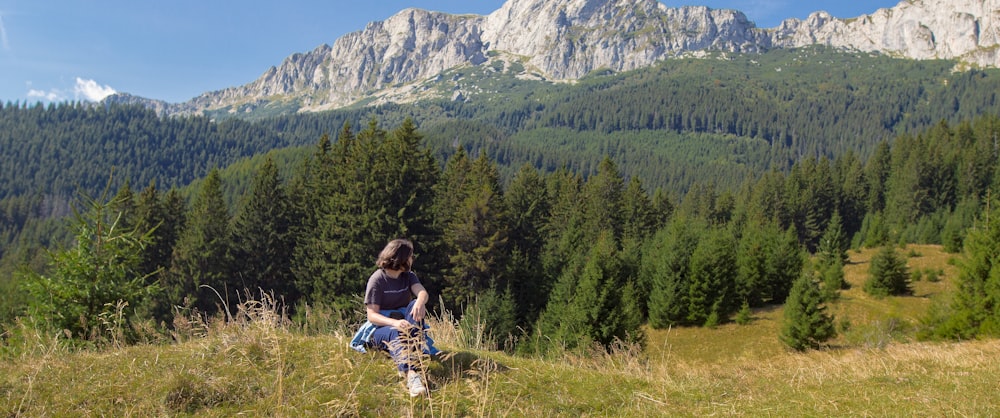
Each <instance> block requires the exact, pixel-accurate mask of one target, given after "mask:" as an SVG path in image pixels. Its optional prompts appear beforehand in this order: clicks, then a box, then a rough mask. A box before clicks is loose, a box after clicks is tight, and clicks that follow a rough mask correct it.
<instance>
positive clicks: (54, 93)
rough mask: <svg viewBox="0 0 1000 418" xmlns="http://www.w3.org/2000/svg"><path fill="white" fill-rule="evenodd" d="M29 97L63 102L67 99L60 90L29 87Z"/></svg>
mask: <svg viewBox="0 0 1000 418" xmlns="http://www.w3.org/2000/svg"><path fill="white" fill-rule="evenodd" d="M28 97H29V98H32V99H40V100H44V101H46V102H61V101H64V100H66V98H65V97H64V96H63V95H62V93H60V92H59V91H58V90H49V91H43V90H35V89H28Z"/></svg>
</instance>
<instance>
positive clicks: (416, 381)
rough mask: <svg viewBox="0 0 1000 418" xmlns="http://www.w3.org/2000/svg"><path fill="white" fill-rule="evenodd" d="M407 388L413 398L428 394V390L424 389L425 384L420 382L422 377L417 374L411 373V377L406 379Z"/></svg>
mask: <svg viewBox="0 0 1000 418" xmlns="http://www.w3.org/2000/svg"><path fill="white" fill-rule="evenodd" d="M406 388H407V389H409V390H410V396H411V397H415V396H420V395H423V394H425V393H427V388H425V387H424V382H423V381H421V380H420V375H419V374H417V373H410V374H409V377H407V378H406Z"/></svg>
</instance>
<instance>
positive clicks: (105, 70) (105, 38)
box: [0, 0, 898, 103]
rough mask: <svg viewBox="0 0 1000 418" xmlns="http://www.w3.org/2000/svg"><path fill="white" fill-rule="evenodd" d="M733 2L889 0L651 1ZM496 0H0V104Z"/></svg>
mask: <svg viewBox="0 0 1000 418" xmlns="http://www.w3.org/2000/svg"><path fill="white" fill-rule="evenodd" d="M660 1H661V2H662V3H663V4H664V5H666V6H668V7H680V6H708V7H710V8H713V9H736V10H740V11H742V12H743V13H744V14H746V15H747V17H748V18H749V19H750V20H751V21H753V22H755V23H756V25H757V27H761V28H771V27H775V26H778V24H780V22H781V21H782V20H784V19H786V18H790V17H794V18H799V19H804V18H806V17H807V16H808V15H809V14H810V13H811V12H814V11H817V10H825V11H827V12H829V13H830V14H831V15H833V16H834V17H839V18H849V17H857V16H860V15H863V14H870V13H873V12H874V11H875V10H877V9H878V8H885V7H893V6H895V5H896V3H897V2H898V0H814V1H801V0H743V1H735V0H700V1H699V0H660ZM502 4H503V0H425V1H418V0H378V1H375V2H366V1H358V0H354V1H343V0H305V1H298V0H289V1H281V2H279V1H274V0H270V1H259V0H243V1H233V0H172V1H146V0H0V103H8V102H21V103H25V102H28V103H35V102H39V101H40V102H46V103H48V102H62V101H96V100H100V99H102V98H103V97H105V96H107V95H109V94H113V93H115V92H123V93H130V94H134V95H137V96H142V97H147V98H152V99H160V100H166V101H168V102H172V103H177V102H183V101H187V100H188V99H191V98H193V97H195V96H197V95H199V94H201V93H204V92H208V91H214V90H221V89H224V88H226V87H232V86H239V85H243V84H246V83H249V82H252V81H253V80H255V79H257V78H258V77H260V75H261V74H263V73H264V71H266V70H267V69H268V68H269V67H271V66H276V65H279V64H281V62H282V60H284V59H285V58H286V57H288V56H289V55H291V54H294V53H297V52H308V51H311V50H313V49H315V48H316V47H318V46H320V45H323V44H333V42H334V41H335V40H337V38H339V37H341V36H342V35H344V34H346V33H350V32H355V31H359V30H362V29H364V27H365V25H366V24H367V23H368V22H371V21H379V20H385V19H386V18H388V17H389V16H392V15H393V14H395V13H396V12H398V11H400V10H402V9H405V8H408V7H417V8H421V9H426V10H435V11H442V12H448V13H473V14H481V15H485V14H489V13H490V12H492V11H494V10H496V9H498V8H500V6H501V5H502Z"/></svg>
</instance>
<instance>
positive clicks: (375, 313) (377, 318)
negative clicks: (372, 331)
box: [365, 303, 410, 331]
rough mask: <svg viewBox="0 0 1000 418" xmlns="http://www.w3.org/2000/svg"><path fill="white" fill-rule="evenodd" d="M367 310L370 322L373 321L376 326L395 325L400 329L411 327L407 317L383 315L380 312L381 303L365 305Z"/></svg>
mask: <svg viewBox="0 0 1000 418" xmlns="http://www.w3.org/2000/svg"><path fill="white" fill-rule="evenodd" d="M365 310H366V311H367V313H368V322H371V323H372V324H375V325H376V326H380V327H393V328H396V329H398V330H400V331H404V330H406V329H407V328H409V327H410V322H409V321H407V320H405V319H392V318H389V317H388V316H385V315H382V314H381V313H380V312H379V305H376V304H374V303H372V304H368V305H365Z"/></svg>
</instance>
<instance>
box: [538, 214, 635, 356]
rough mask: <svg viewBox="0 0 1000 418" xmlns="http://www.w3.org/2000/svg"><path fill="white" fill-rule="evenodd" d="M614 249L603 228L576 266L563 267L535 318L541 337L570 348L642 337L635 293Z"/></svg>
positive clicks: (611, 239)
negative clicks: (537, 321) (549, 295)
mask: <svg viewBox="0 0 1000 418" xmlns="http://www.w3.org/2000/svg"><path fill="white" fill-rule="evenodd" d="M616 247H617V244H616V243H615V242H614V238H613V237H612V236H611V233H610V231H605V232H604V233H602V234H601V236H600V237H599V238H598V240H597V241H596V242H594V243H593V245H592V246H591V249H590V251H588V253H587V257H586V262H585V263H584V264H583V265H582V266H581V268H579V269H576V268H571V269H567V270H565V271H564V274H563V276H561V277H560V278H559V282H558V283H557V284H556V288H555V289H554V290H553V293H552V297H551V298H550V299H549V303H548V305H547V306H546V308H545V312H543V313H542V315H541V317H540V318H539V324H538V329H539V330H540V331H541V335H542V336H544V337H546V338H550V339H551V340H552V341H553V342H555V343H558V344H561V345H562V346H564V347H566V348H569V349H576V348H587V347H588V346H589V345H590V344H591V343H600V344H602V345H604V346H608V345H610V344H611V343H613V342H614V341H615V340H622V341H632V340H640V339H641V336H640V329H639V319H638V318H637V317H636V316H635V313H636V304H635V299H634V294H631V293H630V292H629V290H628V289H630V288H631V287H630V286H629V285H628V280H627V278H626V277H623V274H622V273H623V271H622V268H621V267H622V266H621V259H620V257H619V254H618V250H617V248H616Z"/></svg>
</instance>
